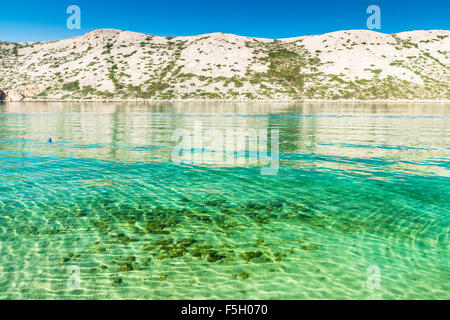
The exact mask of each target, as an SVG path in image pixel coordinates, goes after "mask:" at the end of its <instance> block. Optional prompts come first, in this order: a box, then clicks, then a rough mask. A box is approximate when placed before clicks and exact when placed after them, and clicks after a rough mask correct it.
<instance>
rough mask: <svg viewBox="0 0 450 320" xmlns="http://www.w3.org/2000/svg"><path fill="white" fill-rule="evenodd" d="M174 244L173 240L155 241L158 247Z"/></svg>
mask: <svg viewBox="0 0 450 320" xmlns="http://www.w3.org/2000/svg"><path fill="white" fill-rule="evenodd" d="M172 242H173V239H170V238H169V239H162V240H156V241H155V245H157V246H161V245H166V246H167V245H169V244H172Z"/></svg>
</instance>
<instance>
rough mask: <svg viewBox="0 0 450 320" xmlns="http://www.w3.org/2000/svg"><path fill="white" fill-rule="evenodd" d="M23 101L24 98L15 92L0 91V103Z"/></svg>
mask: <svg viewBox="0 0 450 320" xmlns="http://www.w3.org/2000/svg"><path fill="white" fill-rule="evenodd" d="M24 99H25V96H24V95H23V94H22V93H20V92H19V91H16V90H7V91H2V90H0V102H2V101H7V102H20V101H23V100H24Z"/></svg>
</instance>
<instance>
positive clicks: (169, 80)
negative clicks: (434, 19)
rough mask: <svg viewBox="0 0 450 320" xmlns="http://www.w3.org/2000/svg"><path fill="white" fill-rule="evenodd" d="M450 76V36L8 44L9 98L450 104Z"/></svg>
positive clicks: (119, 34) (90, 37) (122, 37)
mask: <svg viewBox="0 0 450 320" xmlns="http://www.w3.org/2000/svg"><path fill="white" fill-rule="evenodd" d="M449 70H450V31H448V30H432V31H411V32H402V33H397V34H383V33H378V32H374V31H368V30H350V31H338V32H332V33H327V34H322V35H314V36H304V37H298V38H289V39H278V40H272V39H261V38H249V37H242V36H236V35H231V34H223V33H211V34H205V35H199V36H189V37H174V38H172V37H159V36H152V35H147V34H141V33H135V32H129V31H119V30H110V29H99V30H95V31H92V32H89V33H87V34H85V35H84V36H81V37H76V38H71V39H65V40H60V41H50V42H29V43H20V44H18V43H8V42H0V89H1V90H3V92H4V96H3V99H5V98H6V99H7V100H17V99H18V100H20V99H21V98H23V97H25V99H40V100H61V99H62V100H64V99H67V100H71V99H95V100H96V99H102V100H108V99H117V100H121V99H124V100H125V99H148V100H159V99H179V100H183V99H187V100H188V99H189V100H192V99H202V100H203V99H206V100H208V99H210V100H222V99H225V100H237V99H239V100H245V99H249V100H269V99H274V100H296V99H330V100H334V99H362V100H372V99H450V93H449V92H450V91H449V87H450V71H449ZM7 92H13V93H14V94H6V93H7ZM0 96H1V95H0ZM8 97H9V98H8Z"/></svg>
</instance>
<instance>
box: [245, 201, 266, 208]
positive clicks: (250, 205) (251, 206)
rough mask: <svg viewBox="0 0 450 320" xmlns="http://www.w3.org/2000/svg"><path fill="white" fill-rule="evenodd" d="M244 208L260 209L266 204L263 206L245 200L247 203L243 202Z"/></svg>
mask: <svg viewBox="0 0 450 320" xmlns="http://www.w3.org/2000/svg"><path fill="white" fill-rule="evenodd" d="M245 208H247V209H253V210H262V209H265V208H266V206H264V205H262V204H260V203H255V202H247V203H245Z"/></svg>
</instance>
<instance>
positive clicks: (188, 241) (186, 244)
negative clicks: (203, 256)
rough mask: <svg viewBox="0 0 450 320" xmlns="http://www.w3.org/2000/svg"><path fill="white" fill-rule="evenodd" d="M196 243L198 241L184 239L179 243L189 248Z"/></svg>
mask: <svg viewBox="0 0 450 320" xmlns="http://www.w3.org/2000/svg"><path fill="white" fill-rule="evenodd" d="M195 242H196V240H194V239H190V238H189V239H183V240H181V241H180V242H179V243H180V245H181V246H183V247H189V246H190V245H192V244H193V243H195Z"/></svg>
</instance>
